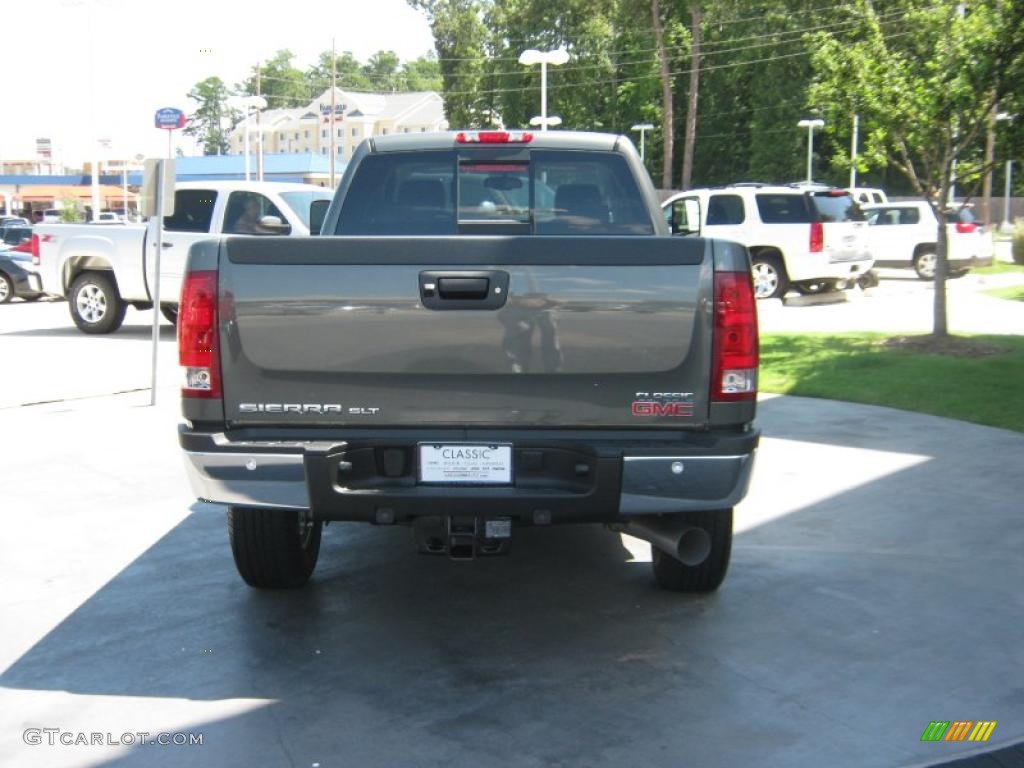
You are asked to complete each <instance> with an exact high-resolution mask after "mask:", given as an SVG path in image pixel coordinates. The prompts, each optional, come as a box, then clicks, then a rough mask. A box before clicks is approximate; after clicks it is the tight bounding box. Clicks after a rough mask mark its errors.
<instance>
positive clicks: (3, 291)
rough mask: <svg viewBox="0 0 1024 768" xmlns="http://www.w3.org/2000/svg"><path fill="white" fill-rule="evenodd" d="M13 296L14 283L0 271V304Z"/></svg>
mask: <svg viewBox="0 0 1024 768" xmlns="http://www.w3.org/2000/svg"><path fill="white" fill-rule="evenodd" d="M13 298H14V283H13V282H11V278H9V277H8V276H7V275H5V274H4V273H3V272H0V304H6V303H7V302H8V301H10V300H11V299H13Z"/></svg>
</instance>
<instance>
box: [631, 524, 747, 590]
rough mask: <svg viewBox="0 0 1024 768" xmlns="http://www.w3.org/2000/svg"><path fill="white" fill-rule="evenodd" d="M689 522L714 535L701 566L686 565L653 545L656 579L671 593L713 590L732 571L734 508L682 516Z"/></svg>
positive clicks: (652, 552) (711, 535) (659, 584)
mask: <svg viewBox="0 0 1024 768" xmlns="http://www.w3.org/2000/svg"><path fill="white" fill-rule="evenodd" d="M679 519H680V520H685V521H686V522H688V523H689V524H690V525H693V526H694V527H697V528H703V529H704V530H705V531H707V532H708V535H709V536H710V537H711V552H710V553H709V554H708V557H707V559H706V560H705V561H704V562H703V563H701V564H700V565H683V564H682V563H681V562H679V561H678V560H676V559H675V558H674V557H672V556H671V555H667V554H665V553H664V552H662V551H661V550H660V549H658V548H656V547H651V555H652V562H651V565H652V566H653V569H654V579H655V581H657V582H658V586H659V587H661V588H662V589H665V590H669V591H671V592H713V591H714V590H716V589H718V586H719V585H720V584H721V583H722V580H723V579H724V578H725V574H726V571H728V570H729V556H730V554H731V552H732V510H731V509H723V510H715V511H709V512H684V513H682V514H680V515H679Z"/></svg>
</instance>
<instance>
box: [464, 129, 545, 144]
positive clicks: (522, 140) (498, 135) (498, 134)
mask: <svg viewBox="0 0 1024 768" xmlns="http://www.w3.org/2000/svg"><path fill="white" fill-rule="evenodd" d="M531 141H533V134H532V133H530V132H529V131H459V132H458V133H456V134H455V143H456V144H529V143H530V142H531Z"/></svg>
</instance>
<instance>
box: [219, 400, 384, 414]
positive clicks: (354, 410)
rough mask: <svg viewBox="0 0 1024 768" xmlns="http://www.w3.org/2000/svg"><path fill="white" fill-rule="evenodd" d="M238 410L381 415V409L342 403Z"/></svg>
mask: <svg viewBox="0 0 1024 768" xmlns="http://www.w3.org/2000/svg"><path fill="white" fill-rule="evenodd" d="M238 410H239V411H240V412H242V413H302V414H315V415H319V416H325V415H327V414H342V413H344V414H348V415H349V416H376V415H377V414H378V413H380V408H366V407H363V406H352V407H349V408H342V406H341V403H239V404H238Z"/></svg>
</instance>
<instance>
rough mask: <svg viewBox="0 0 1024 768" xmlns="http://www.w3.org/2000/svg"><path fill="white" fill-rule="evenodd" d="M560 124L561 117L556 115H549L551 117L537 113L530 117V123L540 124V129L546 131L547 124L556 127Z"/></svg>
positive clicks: (533, 124)
mask: <svg viewBox="0 0 1024 768" xmlns="http://www.w3.org/2000/svg"><path fill="white" fill-rule="evenodd" d="M561 124H562V118H560V117H559V116H558V115H551V117H544V116H543V115H537V116H536V117H531V118H530V125H532V126H538V125H539V126H540V129H541V130H542V131H546V130H547V129H548V126H550V127H552V128H557V127H558V126H560V125H561Z"/></svg>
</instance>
